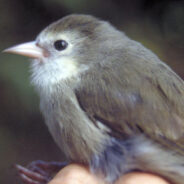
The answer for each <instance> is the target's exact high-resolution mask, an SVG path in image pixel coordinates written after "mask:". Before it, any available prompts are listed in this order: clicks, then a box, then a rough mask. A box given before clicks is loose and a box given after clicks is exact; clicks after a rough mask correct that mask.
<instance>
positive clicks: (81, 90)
mask: <svg viewBox="0 0 184 184" xmlns="http://www.w3.org/2000/svg"><path fill="white" fill-rule="evenodd" d="M96 67H98V71H97V69H92V70H90V71H88V72H87V73H86V74H84V75H83V76H82V77H81V85H80V86H79V87H78V88H77V89H76V91H75V94H76V97H77V99H78V102H79V104H80V107H81V108H82V109H83V111H85V112H86V114H87V115H88V117H89V118H90V119H91V120H92V121H93V122H94V123H95V122H101V123H103V124H105V125H106V126H107V127H109V128H110V129H111V130H112V134H114V136H120V137H123V136H127V135H132V133H135V132H144V133H145V134H147V135H149V136H151V137H152V138H153V139H160V137H161V138H163V140H165V141H164V142H168V143H169V144H170V143H171V144H173V143H177V144H178V145H180V144H181V145H182V144H183V143H184V82H183V81H182V79H181V78H179V77H178V76H177V75H176V74H175V73H174V72H173V71H172V70H171V69H170V68H169V67H168V66H166V65H165V64H164V63H159V62H157V63H156V62H155V63H153V62H148V61H144V60H141V59H139V58H137V59H136V61H133V60H132V61H130V62H120V61H119V62H118V61H116V62H114V63H112V64H109V65H106V66H105V67H102V66H100V65H99V66H96ZM179 147H180V146H179Z"/></svg>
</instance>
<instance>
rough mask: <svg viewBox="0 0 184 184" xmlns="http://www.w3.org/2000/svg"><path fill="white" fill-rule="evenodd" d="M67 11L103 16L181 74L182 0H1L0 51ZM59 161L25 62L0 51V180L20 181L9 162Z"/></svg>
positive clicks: (183, 60) (33, 34) (183, 41)
mask: <svg viewBox="0 0 184 184" xmlns="http://www.w3.org/2000/svg"><path fill="white" fill-rule="evenodd" d="M71 13H85V14H92V15H95V16H97V17H100V18H102V19H105V20H108V21H110V22H111V23H113V24H114V25H115V26H116V27H118V28H119V29H121V30H123V31H124V32H125V33H126V34H127V35H128V36H130V37H131V38H132V39H135V40H137V41H140V42H141V43H143V44H144V45H145V46H146V47H148V48H150V49H151V50H152V51H154V52H155V53H156V54H157V55H158V56H159V57H160V58H161V59H162V60H163V61H165V62H167V63H168V64H169V65H170V66H171V67H172V68H173V69H174V70H175V71H176V72H177V73H178V74H179V75H180V76H181V77H182V78H184V1H183V0H29V1H28V0H0V50H1V51H2V50H3V49H5V48H7V47H9V46H12V45H15V44H18V43H22V42H26V41H31V40H33V39H34V38H35V37H36V35H37V34H38V33H39V32H40V31H41V30H42V29H43V28H44V27H45V26H46V25H48V24H49V23H51V22H52V21H54V20H57V19H59V18H61V17H63V16H65V15H68V14H71ZM37 159H42V160H64V156H63V155H62V153H61V152H60V150H59V149H58V148H57V146H56V145H55V143H54V142H53V140H52V138H51V136H50V134H49V133H48V131H47V128H46V126H45V125H44V123H43V118H42V116H41V114H40V111H39V99H38V96H37V95H36V94H35V92H34V89H33V87H32V86H31V85H30V83H29V61H28V59H27V58H25V57H22V56H17V55H11V54H5V53H0V183H2V184H9V183H19V181H18V180H17V178H16V172H15V170H14V168H13V164H15V163H19V164H23V165H26V164H28V163H29V162H31V161H33V160H37Z"/></svg>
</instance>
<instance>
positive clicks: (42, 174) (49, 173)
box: [15, 160, 66, 184]
mask: <svg viewBox="0 0 184 184" xmlns="http://www.w3.org/2000/svg"><path fill="white" fill-rule="evenodd" d="M64 166H66V163H59V162H44V161H41V160H38V161H34V162H32V163H31V164H29V165H28V166H27V167H23V166H21V165H18V164H16V165H15V168H16V169H17V171H18V175H19V177H20V178H21V180H22V181H23V183H24V184H47V183H48V182H49V181H50V180H51V179H52V177H53V176H54V174H56V173H57V172H58V171H59V170H60V169H61V168H63V167H64Z"/></svg>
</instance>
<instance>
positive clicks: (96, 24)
mask: <svg viewBox="0 0 184 184" xmlns="http://www.w3.org/2000/svg"><path fill="white" fill-rule="evenodd" d="M119 34H122V33H121V32H119V31H117V30H116V29H115V28H114V27H113V26H111V25H110V24H109V23H107V22H105V21H102V20H99V19H97V18H95V17H93V16H89V15H69V16H66V17H64V18H62V19H60V20H58V21H56V22H54V23H52V24H51V25H49V26H48V27H46V28H45V29H44V30H43V31H42V32H41V33H40V34H39V35H38V36H37V38H36V39H35V41H32V42H27V43H23V44H20V45H16V46H14V47H11V48H8V49H6V50H5V52H11V53H16V54H20V55H25V56H28V57H31V58H33V59H32V62H31V71H32V82H33V84H35V85H36V86H37V87H41V86H43V85H44V86H47V85H48V86H51V85H52V84H56V83H58V82H60V81H61V80H65V79H68V78H71V77H76V76H78V75H79V74H80V73H82V72H85V71H87V70H88V69H89V68H90V67H91V66H93V65H94V64H95V63H98V64H102V63H103V62H104V61H105V60H106V59H105V58H106V57H108V56H109V55H111V51H112V50H113V48H115V47H116V45H117V43H118V42H119V38H120V37H119Z"/></svg>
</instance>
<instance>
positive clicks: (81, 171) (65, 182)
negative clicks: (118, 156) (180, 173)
mask: <svg viewBox="0 0 184 184" xmlns="http://www.w3.org/2000/svg"><path fill="white" fill-rule="evenodd" d="M140 183H141V184H169V183H168V182H167V181H166V180H164V179H162V178H160V177H159V176H156V175H153V174H149V173H141V172H132V173H129V174H126V175H124V176H122V177H120V178H119V179H118V180H117V181H116V182H115V184H140ZM49 184H107V183H106V182H105V181H104V180H103V179H101V178H98V177H97V176H95V175H93V174H91V173H90V171H89V169H88V168H86V167H84V166H82V165H78V164H71V165H68V166H66V167H65V168H63V169H62V170H61V171H60V172H59V173H58V174H57V175H56V176H55V177H54V178H53V179H52V180H51V181H50V182H49Z"/></svg>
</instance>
